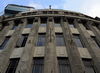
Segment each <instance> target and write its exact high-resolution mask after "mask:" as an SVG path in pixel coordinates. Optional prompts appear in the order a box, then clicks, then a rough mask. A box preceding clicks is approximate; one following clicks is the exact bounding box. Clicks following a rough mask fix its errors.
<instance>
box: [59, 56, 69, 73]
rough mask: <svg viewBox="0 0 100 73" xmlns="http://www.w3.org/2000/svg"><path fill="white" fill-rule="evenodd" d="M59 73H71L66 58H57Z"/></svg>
mask: <svg viewBox="0 0 100 73" xmlns="http://www.w3.org/2000/svg"><path fill="white" fill-rule="evenodd" d="M58 65H59V73H71V71H70V65H69V61H68V59H66V58H58Z"/></svg>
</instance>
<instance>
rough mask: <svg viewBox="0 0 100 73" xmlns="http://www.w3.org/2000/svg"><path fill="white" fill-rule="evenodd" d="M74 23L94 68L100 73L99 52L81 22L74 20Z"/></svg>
mask: <svg viewBox="0 0 100 73" xmlns="http://www.w3.org/2000/svg"><path fill="white" fill-rule="evenodd" d="M74 23H75V26H76V27H77V29H78V31H79V33H80V36H81V38H82V41H83V42H84V44H85V46H86V48H87V49H88V51H89V53H90V55H91V57H92V61H93V63H94V67H95V68H96V71H97V73H100V50H99V49H98V47H97V46H96V45H95V43H94V41H93V39H92V38H91V37H90V35H89V33H88V32H87V31H86V29H85V28H84V26H83V24H82V23H81V20H80V19H75V21H74Z"/></svg>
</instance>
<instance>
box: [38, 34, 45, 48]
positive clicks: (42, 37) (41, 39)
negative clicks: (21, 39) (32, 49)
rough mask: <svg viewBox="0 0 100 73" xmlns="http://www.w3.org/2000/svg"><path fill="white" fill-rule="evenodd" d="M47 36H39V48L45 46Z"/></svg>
mask: <svg viewBox="0 0 100 73" xmlns="http://www.w3.org/2000/svg"><path fill="white" fill-rule="evenodd" d="M45 39H46V34H39V36H38V42H37V46H45Z"/></svg>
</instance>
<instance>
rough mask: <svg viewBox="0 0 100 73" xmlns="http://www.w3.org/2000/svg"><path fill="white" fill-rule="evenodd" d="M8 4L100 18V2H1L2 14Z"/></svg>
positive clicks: (50, 0)
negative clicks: (65, 11)
mask: <svg viewBox="0 0 100 73" xmlns="http://www.w3.org/2000/svg"><path fill="white" fill-rule="evenodd" d="M8 4H18V5H24V6H32V7H35V9H45V8H46V9H47V8H49V5H51V6H52V9H64V10H70V11H76V12H81V13H83V14H86V15H89V16H92V17H96V16H98V17H100V0H0V12H1V11H3V10H4V8H5V6H7V5H8Z"/></svg>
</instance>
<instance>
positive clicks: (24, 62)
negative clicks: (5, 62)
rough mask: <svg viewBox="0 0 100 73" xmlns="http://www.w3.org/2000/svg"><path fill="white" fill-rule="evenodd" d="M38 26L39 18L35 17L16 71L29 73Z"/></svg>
mask: <svg viewBox="0 0 100 73" xmlns="http://www.w3.org/2000/svg"><path fill="white" fill-rule="evenodd" d="M39 26H40V18H35V19H34V21H33V25H32V28H31V31H30V33H29V36H28V39H27V42H26V45H25V47H24V51H23V53H22V56H21V58H20V61H19V64H18V67H17V70H16V73H31V72H32V71H31V69H32V68H31V67H32V63H33V53H34V50H35V46H36V38H37V36H38V29H39Z"/></svg>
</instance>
